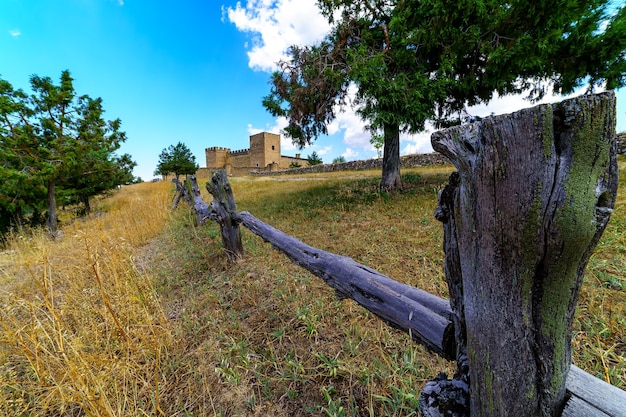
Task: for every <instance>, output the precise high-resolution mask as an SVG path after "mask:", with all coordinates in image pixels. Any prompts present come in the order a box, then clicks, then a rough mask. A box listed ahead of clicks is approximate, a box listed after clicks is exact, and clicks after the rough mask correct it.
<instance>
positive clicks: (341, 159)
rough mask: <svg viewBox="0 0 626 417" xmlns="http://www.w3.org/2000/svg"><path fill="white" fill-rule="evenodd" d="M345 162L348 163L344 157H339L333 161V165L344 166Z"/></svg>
mask: <svg viewBox="0 0 626 417" xmlns="http://www.w3.org/2000/svg"><path fill="white" fill-rule="evenodd" d="M344 162H346V158H344V157H343V156H338V157H336V158H335V159H333V164H343V163H344Z"/></svg>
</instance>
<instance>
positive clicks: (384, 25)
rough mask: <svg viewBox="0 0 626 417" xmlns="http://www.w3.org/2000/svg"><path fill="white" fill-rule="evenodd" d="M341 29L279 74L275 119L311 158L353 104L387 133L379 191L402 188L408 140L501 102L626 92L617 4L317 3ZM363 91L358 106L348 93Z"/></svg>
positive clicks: (623, 26)
mask: <svg viewBox="0 0 626 417" xmlns="http://www.w3.org/2000/svg"><path fill="white" fill-rule="evenodd" d="M318 4H319V7H320V9H321V11H322V13H323V14H324V15H325V16H326V17H327V18H328V20H329V22H330V23H331V24H332V29H331V31H330V33H329V34H328V35H327V36H326V37H325V39H323V40H322V41H321V42H320V43H319V44H316V45H309V46H293V47H291V49H290V50H289V55H290V57H289V59H288V60H283V61H281V62H279V63H278V71H276V72H275V73H274V74H273V75H272V79H271V91H270V93H269V94H268V95H267V96H266V97H265V98H264V100H263V104H264V106H265V107H266V109H267V110H268V111H269V112H270V113H272V114H273V115H275V116H285V117H287V119H288V122H289V124H288V126H287V128H286V129H285V133H286V134H287V135H288V136H289V137H291V138H292V140H293V141H294V143H295V144H297V145H299V146H301V147H302V146H305V145H307V144H310V143H311V142H312V141H314V140H315V139H316V138H317V137H318V136H319V135H321V134H326V133H328V131H327V128H326V126H327V124H328V123H329V122H330V121H332V120H333V119H334V118H335V117H336V116H337V114H336V113H337V111H340V110H338V109H340V108H341V106H343V105H349V104H354V105H355V107H356V109H357V112H358V113H359V114H360V115H361V117H362V118H363V119H364V120H365V121H366V122H367V123H368V127H369V129H371V130H372V131H374V132H380V131H382V132H383V137H384V146H383V148H384V150H383V170H382V180H381V188H383V189H387V190H389V189H393V188H395V187H397V186H398V185H399V183H400V132H409V133H411V132H413V133H414V132H419V131H423V130H424V128H425V124H426V122H427V121H433V122H434V123H435V125H436V126H438V127H443V126H450V125H453V124H458V123H459V122H460V120H461V119H462V116H463V115H464V112H465V109H466V108H467V106H469V105H473V104H478V103H482V102H488V101H490V100H491V99H492V97H493V96H494V94H495V93H497V94H499V95H505V94H515V93H522V92H526V91H530V94H529V95H528V98H530V99H538V98H541V97H542V96H543V95H544V94H545V93H546V92H547V91H549V90H550V89H552V90H553V91H555V92H556V93H570V92H572V91H573V90H575V89H576V88H578V87H580V86H582V85H584V84H587V85H588V86H589V87H590V88H591V89H593V88H594V87H597V86H604V87H606V88H609V89H612V88H618V87H620V86H623V85H624V84H625V83H626V78H625V76H624V74H625V72H626V63H625V55H626V52H625V50H626V38H625V37H624V36H623V33H626V8H625V7H624V6H615V5H614V6H611V2H610V1H609V0H592V1H582V0H567V1H563V2H557V3H554V2H547V1H539V2H536V1H529V0H514V1H509V2H505V3H502V2H500V1H496V0H461V1H456V0H455V1H452V0H430V1H422V0H357V1H353V0H319V1H318ZM351 84H354V85H355V86H356V87H357V94H356V99H355V100H354V102H353V103H348V101H347V100H348V87H349V86H350V85H351Z"/></svg>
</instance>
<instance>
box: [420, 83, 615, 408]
mask: <svg viewBox="0 0 626 417" xmlns="http://www.w3.org/2000/svg"><path fill="white" fill-rule="evenodd" d="M432 143H433V147H434V148H435V150H437V151H439V152H441V153H442V154H444V155H445V156H447V157H448V158H449V159H450V160H451V161H452V162H453V164H454V165H455V167H456V168H457V170H458V172H457V173H454V174H453V175H452V176H451V178H450V181H449V184H448V185H447V187H446V188H445V190H443V192H442V193H441V195H440V206H439V208H438V210H437V217H438V219H439V220H441V221H442V222H443V223H444V239H445V243H444V247H445V253H446V262H445V265H446V280H447V282H448V286H449V289H450V297H451V300H450V302H451V305H452V310H453V321H454V325H455V335H456V342H457V343H456V345H457V375H456V377H455V379H454V380H453V381H446V380H441V379H440V380H438V381H435V382H433V383H430V384H429V385H428V386H427V387H426V389H425V391H424V393H423V394H422V406H423V409H424V410H425V415H427V416H437V415H442V414H441V412H442V411H443V410H444V409H445V408H446V407H450V406H451V405H450V404H447V405H446V403H447V402H448V401H449V399H448V398H447V396H446V392H447V391H448V389H449V388H450V389H451V390H452V395H451V396H452V397H453V399H454V398H457V394H458V392H457V391H455V387H456V386H458V385H462V383H469V387H470V388H469V400H468V401H467V403H468V405H469V410H470V412H469V415H471V416H472V417H482V416H489V417H493V416H533V417H539V416H541V417H553V416H559V415H560V414H561V412H562V410H563V409H564V406H565V402H566V399H567V398H566V380H567V376H568V372H569V370H570V364H571V337H572V320H573V317H574V310H575V307H576V302H577V298H578V294H579V291H580V287H581V284H582V279H583V272H584V269H585V266H586V264H587V261H588V259H589V256H590V255H591V252H592V250H593V248H594V247H595V246H596V244H597V242H598V240H599V238H600V235H601V234H602V232H603V230H604V227H605V226H606V223H607V221H608V219H609V216H610V213H611V212H612V208H613V203H614V201H615V196H616V192H617V156H616V155H617V154H616V148H615V96H614V95H613V94H612V93H605V94H600V95H593V96H583V97H579V98H575V99H572V100H567V101H564V102H562V103H558V104H554V105H540V106H536V107H533V108H530V109H525V110H522V111H519V112H516V113H513V114H510V115H503V116H495V117H490V118H487V119H484V120H482V121H479V122H476V123H473V124H469V125H463V126H458V127H455V128H451V129H447V130H443V131H440V132H436V133H434V134H433V136H432ZM454 382H458V383H457V384H456V385H455V384H454ZM459 415H461V414H459Z"/></svg>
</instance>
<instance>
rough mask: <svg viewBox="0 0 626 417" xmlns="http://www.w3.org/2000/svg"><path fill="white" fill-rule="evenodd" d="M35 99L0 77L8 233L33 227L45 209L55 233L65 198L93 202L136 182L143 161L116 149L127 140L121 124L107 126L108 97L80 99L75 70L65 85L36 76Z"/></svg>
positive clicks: (0, 148)
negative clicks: (60, 204) (27, 224)
mask: <svg viewBox="0 0 626 417" xmlns="http://www.w3.org/2000/svg"><path fill="white" fill-rule="evenodd" d="M30 85H31V89H32V94H31V95H28V94H27V93H25V92H24V91H22V90H15V89H14V88H13V87H12V86H11V84H10V83H9V82H7V81H5V80H0V162H1V165H2V168H1V170H2V172H1V173H2V174H3V175H4V176H5V178H7V179H8V181H5V182H3V183H2V184H1V185H0V189H1V192H0V194H1V195H2V196H3V197H2V198H1V199H0V211H1V212H2V217H3V219H9V220H8V221H4V222H3V223H2V224H1V225H0V227H2V229H0V230H4V231H6V229H7V228H8V227H10V226H11V225H17V226H19V225H22V224H23V222H24V221H25V220H26V219H27V217H28V216H29V215H30V216H29V218H30V220H31V223H32V222H33V221H34V220H36V219H37V218H38V217H39V215H38V213H41V212H42V211H44V210H45V211H46V212H47V223H48V228H49V231H50V232H51V234H52V235H54V234H55V233H56V226H57V215H56V209H57V196H58V195H63V196H72V195H74V196H80V200H81V201H82V202H84V203H85V204H86V206H87V207H88V205H89V204H88V199H89V197H91V196H93V195H96V194H98V193H100V192H103V191H106V190H109V189H112V188H115V187H116V186H118V185H120V184H125V183H129V182H131V181H132V179H133V178H132V168H133V167H134V166H135V163H134V162H133V161H132V160H131V158H130V156H129V155H124V156H122V157H118V156H117V155H116V154H115V151H116V150H117V149H118V148H119V147H120V145H121V143H122V142H124V141H125V140H126V135H125V134H124V132H122V131H121V130H120V127H121V122H120V120H119V119H117V120H113V121H106V120H105V119H104V118H103V113H104V110H103V108H102V100H101V99H99V98H98V99H92V98H90V97H89V96H87V95H82V96H77V94H76V92H75V90H74V86H73V79H72V77H71V75H70V73H69V71H67V70H66V71H63V72H62V73H61V77H60V80H59V83H58V84H55V83H54V82H53V81H52V79H50V78H49V77H40V76H38V75H33V76H32V77H31V78H30Z"/></svg>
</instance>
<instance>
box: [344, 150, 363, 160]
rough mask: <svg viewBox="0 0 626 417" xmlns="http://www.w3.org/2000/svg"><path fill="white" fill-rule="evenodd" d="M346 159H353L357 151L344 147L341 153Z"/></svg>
mask: <svg viewBox="0 0 626 417" xmlns="http://www.w3.org/2000/svg"><path fill="white" fill-rule="evenodd" d="M341 156H343V157H344V158H346V160H350V159H355V158H356V157H357V156H359V153H358V152H357V151H355V150H354V149H352V148H346V150H345V151H344V152H343V153H342V154H341Z"/></svg>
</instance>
